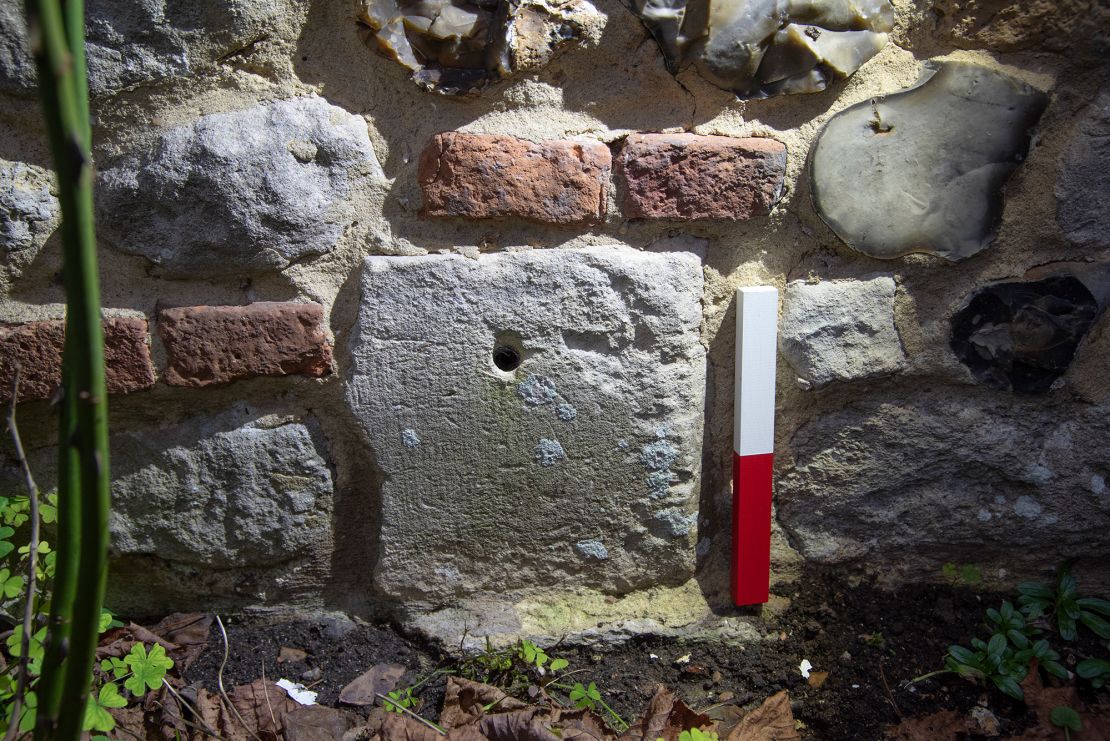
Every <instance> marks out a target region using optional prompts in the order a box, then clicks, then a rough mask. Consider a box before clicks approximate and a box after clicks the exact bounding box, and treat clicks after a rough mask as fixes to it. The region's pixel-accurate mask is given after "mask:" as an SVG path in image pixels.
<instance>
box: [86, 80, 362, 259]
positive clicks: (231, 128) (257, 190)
mask: <svg viewBox="0 0 1110 741" xmlns="http://www.w3.org/2000/svg"><path fill="white" fill-rule="evenodd" d="M382 178H383V175H382V170H381V166H380V165H379V164H378V159H377V157H376V155H375V154H374V148H373V147H372V146H371V144H370V137H369V135H368V133H367V130H366V122H365V121H364V120H363V119H362V118H361V117H359V116H356V115H354V114H351V113H348V112H347V111H345V110H343V109H342V108H338V107H336V106H333V105H331V104H329V103H328V102H327V101H325V100H324V99H323V98H317V97H306V98H294V99H292V100H279V101H275V102H272V103H267V104H264V105H257V106H254V107H252V108H248V109H246V110H241V111H231V112H228V113H213V114H210V115H207V116H203V117H201V118H200V119H199V120H197V121H196V122H194V123H192V124H189V125H187V126H178V127H176V128H173V129H170V130H168V131H166V132H165V133H164V134H162V136H161V137H160V138H159V139H158V140H157V141H156V142H154V143H153V144H151V145H150V146H149V147H147V148H146V149H142V150H140V151H135V152H131V153H129V154H126V155H124V156H122V157H120V158H119V159H117V160H116V161H114V162H111V163H109V164H108V165H107V166H106V168H105V169H104V170H103V171H102V172H101V174H100V178H99V183H98V186H99V187H98V202H97V208H98V213H99V224H100V227H101V232H102V234H103V235H104V236H105V237H107V239H108V240H109V241H110V242H111V243H113V244H114V245H115V246H117V247H118V248H119V249H121V250H123V251H124V252H128V253H131V254H136V255H143V256H144V257H146V258H148V259H149V260H151V261H153V262H154V263H156V264H157V265H159V266H161V268H162V270H163V271H164V272H165V273H166V274H167V275H171V276H189V275H197V274H202V275H229V274H230V275H234V274H239V273H244V272H253V271H259V270H268V269H280V268H284V267H286V266H288V265H289V264H290V263H291V262H293V261H294V260H298V259H301V258H304V257H307V256H309V255H319V254H323V253H325V252H328V251H330V250H331V249H332V248H333V247H334V246H335V243H336V241H337V240H338V239H339V237H340V236H341V235H342V234H343V231H344V230H345V229H346V228H347V227H348V226H349V225H350V224H351V223H352V222H353V221H354V220H355V218H356V216H357V214H356V209H355V207H354V205H353V204H352V203H351V201H350V199H351V197H352V196H353V195H354V194H355V193H356V192H358V191H359V190H362V189H364V188H366V187H368V186H370V185H371V184H372V183H375V182H379V181H381V180H382Z"/></svg>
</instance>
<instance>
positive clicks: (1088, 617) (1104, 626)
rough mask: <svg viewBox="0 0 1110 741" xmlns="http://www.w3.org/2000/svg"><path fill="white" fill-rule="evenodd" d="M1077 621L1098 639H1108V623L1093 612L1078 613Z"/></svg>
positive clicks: (1109, 630)
mask: <svg viewBox="0 0 1110 741" xmlns="http://www.w3.org/2000/svg"><path fill="white" fill-rule="evenodd" d="M1079 620H1080V622H1082V623H1083V624H1084V625H1086V626H1087V627H1088V628H1090V629H1091V632H1092V633H1094V634H1095V635H1097V636H1098V637H1099V638H1110V623H1108V622H1106V621H1105V620H1103V619H1102V618H1100V617H1099V616H1098V615H1096V614H1094V613H1093V612H1086V611H1084V612H1081V613H1079Z"/></svg>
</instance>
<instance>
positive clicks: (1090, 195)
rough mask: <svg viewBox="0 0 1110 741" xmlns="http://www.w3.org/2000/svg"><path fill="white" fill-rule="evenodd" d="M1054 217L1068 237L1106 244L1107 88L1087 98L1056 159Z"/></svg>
mask: <svg viewBox="0 0 1110 741" xmlns="http://www.w3.org/2000/svg"><path fill="white" fill-rule="evenodd" d="M1056 220H1057V221H1058V222H1059V223H1060V227H1061V228H1062V229H1063V230H1064V234H1065V235H1066V236H1067V238H1068V239H1069V240H1070V241H1072V242H1075V243H1076V244H1081V245H1085V246H1090V247H1095V248H1103V247H1110V88H1108V89H1105V90H1103V91H1102V92H1101V93H1099V96H1098V97H1097V98H1095V99H1094V100H1093V101H1091V104H1090V106H1089V108H1088V109H1087V113H1086V115H1085V116H1084V117H1083V121H1082V123H1081V124H1080V125H1079V129H1078V131H1077V132H1076V134H1075V138H1074V139H1072V143H1071V146H1070V147H1069V148H1068V151H1067V153H1066V154H1065V155H1064V157H1063V159H1062V161H1061V162H1060V174H1059V176H1058V178H1057V181H1056Z"/></svg>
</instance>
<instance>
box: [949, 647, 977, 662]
mask: <svg viewBox="0 0 1110 741" xmlns="http://www.w3.org/2000/svg"><path fill="white" fill-rule="evenodd" d="M948 653H949V655H950V656H951V657H952V658H953V659H955V660H956V661H958V662H960V663H961V664H968V665H971V664H974V663H976V661H975V654H974V653H972V652H971V651H968V650H967V649H966V648H964V647H963V646H949V647H948Z"/></svg>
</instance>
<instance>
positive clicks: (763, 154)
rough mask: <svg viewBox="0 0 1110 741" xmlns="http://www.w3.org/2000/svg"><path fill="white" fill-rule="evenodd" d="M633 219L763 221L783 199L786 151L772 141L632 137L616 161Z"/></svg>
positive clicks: (627, 211)
mask: <svg viewBox="0 0 1110 741" xmlns="http://www.w3.org/2000/svg"><path fill="white" fill-rule="evenodd" d="M617 168H618V172H619V173H621V174H622V175H623V176H624V180H625V193H624V199H623V200H624V203H623V208H624V215H625V217H626V218H630V219H642V218H648V219H680V220H683V221H690V220H693V219H723V220H727V221H743V220H745V219H750V218H752V217H754V216H763V215H764V214H767V213H769V212H770V210H771V206H773V205H774V203H775V201H776V200H778V198H779V196H780V195H781V194H782V185H783V179H784V177H785V174H786V146H785V145H783V144H782V142H778V141H775V140H774V139H755V138H750V139H734V138H732V137H728V136H698V135H696V134H631V135H629V137H628V139H627V140H626V141H625V144H624V147H623V148H622V149H621V152H620V156H619V157H618V160H617Z"/></svg>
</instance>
